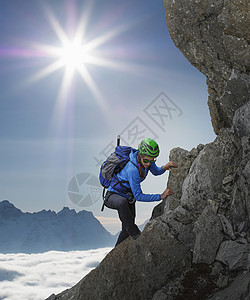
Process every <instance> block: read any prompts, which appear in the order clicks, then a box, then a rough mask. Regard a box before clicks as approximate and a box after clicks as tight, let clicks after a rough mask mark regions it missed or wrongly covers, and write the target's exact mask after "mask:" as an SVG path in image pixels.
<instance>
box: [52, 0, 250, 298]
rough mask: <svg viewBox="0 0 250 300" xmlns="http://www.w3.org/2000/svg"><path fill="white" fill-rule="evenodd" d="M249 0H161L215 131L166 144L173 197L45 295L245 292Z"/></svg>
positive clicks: (248, 261) (249, 294)
mask: <svg viewBox="0 0 250 300" xmlns="http://www.w3.org/2000/svg"><path fill="white" fill-rule="evenodd" d="M248 6H249V4H248V1H247V0H230V1H229V0H224V1H222V0H216V1H215V0H208V1H202V0H165V8H166V14H167V24H168V27H169V31H170V34H171V36H172V39H173V40H174V42H175V44H176V45H177V47H178V48H179V49H180V50H181V51H182V52H183V53H184V55H185V56H186V57H187V59H188V60H189V61H190V62H191V63H192V64H193V65H194V66H195V67H197V68H198V69H199V70H200V71H201V72H203V73H204V74H205V75H206V76H207V83H208V90H209V99H208V104H209V108H210V114H211V119H212V123H213V127H214V131H215V133H216V134H217V137H216V139H215V141H214V142H212V143H210V144H207V145H199V146H198V147H197V148H193V149H192V150H191V151H186V150H183V149H180V148H176V149H173V150H172V151H171V153H170V159H171V160H173V161H176V162H177V163H178V165H179V168H178V169H176V170H173V171H172V172H171V174H170V176H169V182H168V185H169V186H170V187H171V188H172V189H173V190H174V191H175V194H174V195H173V196H170V197H169V198H168V199H167V200H165V201H163V202H162V203H161V204H160V205H158V206H156V207H155V209H154V211H153V214H152V218H151V221H150V222H149V223H148V224H147V225H146V227H145V229H144V231H143V233H142V235H141V236H140V237H139V238H138V239H137V240H136V241H134V240H132V239H130V238H129V239H127V240H126V241H124V242H123V243H122V244H120V245H119V246H118V247H116V248H115V249H113V250H112V251H111V252H110V253H109V254H108V255H107V257H106V258H105V259H104V260H103V261H102V262H101V264H100V265H99V266H98V267H97V268H96V269H95V270H93V271H92V272H91V273H89V274H88V275H87V276H86V277H85V278H83V279H82V280H81V281H80V282H79V283H78V284H77V285H76V286H74V287H73V288H71V289H70V290H67V291H65V292H62V293H61V294H59V295H57V296H55V295H53V296H52V298H51V299H61V300H64V299H67V300H69V299H72V300H73V299H74V300H75V299H79V300H80V299H82V300H83V299H84V300H85V299H104V300H105V299H153V300H164V299H165V300H174V299H185V300H186V299H192V300H193V299H199V300H202V299H204V300H205V299H214V300H215V299H216V300H220V299H232V300H235V299H250V272H249V271H250V191H249V183H250V101H249V57H250V55H249V44H248V43H249V40H250V36H249V28H250V26H249V23H248V22H249V20H250V18H249V16H248V15H247V14H248V12H249V7H248Z"/></svg>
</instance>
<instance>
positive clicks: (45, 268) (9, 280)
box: [0, 248, 111, 300]
mask: <svg viewBox="0 0 250 300" xmlns="http://www.w3.org/2000/svg"><path fill="white" fill-rule="evenodd" d="M110 250H111V248H101V249H95V250H88V251H69V252H61V251H49V252H45V253H38V254H24V253H19V254H0V264H1V268H0V299H1V300H3V299H4V300H20V299H27V300H44V299H46V298H47V297H48V296H50V295H51V294H53V293H54V294H58V293H60V292H62V291H63V290H65V289H67V288H70V287H72V286H73V285H75V284H76V283H77V282H78V281H80V280H81V279H82V278H83V277H84V276H85V275H86V274H87V273H89V272H90V271H91V270H92V269H93V268H95V267H96V266H97V265H98V264H99V263H100V261H101V260H102V259H103V258H104V257H105V256H106V254H107V253H108V252H109V251H110Z"/></svg>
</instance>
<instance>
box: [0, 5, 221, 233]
mask: <svg viewBox="0 0 250 300" xmlns="http://www.w3.org/2000/svg"><path fill="white" fill-rule="evenodd" d="M0 24H1V32H0V128H1V129H0V144H1V146H0V182H1V184H0V200H4V199H8V200H9V201H10V202H12V203H13V204H14V205H15V206H17V207H18V208H20V209H22V210H23V211H29V212H33V211H38V210H42V209H52V210H55V211H59V210H61V209H62V208H63V206H69V207H70V208H74V209H76V210H81V209H86V210H90V211H92V212H93V213H94V215H95V216H97V217H99V218H100V220H101V221H102V222H103V223H104V224H105V225H106V226H107V228H108V229H110V230H111V231H112V230H113V231H115V230H117V228H118V229H119V226H118V224H119V222H117V216H116V212H113V211H110V210H108V209H106V210H105V211H104V212H103V213H101V212H100V207H101V198H100V197H99V198H98V199H99V200H98V201H97V200H96V198H95V196H93V194H91V197H92V198H93V199H94V198H95V199H94V202H95V201H96V203H95V204H93V205H91V206H88V207H84V205H82V206H81V207H80V206H79V205H75V202H74V203H72V199H70V198H69V196H68V193H67V192H68V190H69V183H70V182H72V178H74V177H75V176H77V175H78V174H83V177H82V178H83V181H84V180H85V179H84V178H89V179H91V178H92V179H93V176H98V172H99V167H98V166H97V160H100V161H101V160H103V159H104V154H103V150H104V149H105V148H106V147H107V146H108V145H109V144H110V143H111V142H112V141H113V143H115V141H116V136H117V135H118V134H120V133H122V135H123V137H124V139H125V136H126V134H128V132H131V130H133V129H134V130H135V129H138V128H140V130H141V134H138V135H132V138H131V139H128V138H127V139H126V141H127V143H129V144H131V146H134V147H137V145H138V143H139V141H140V138H141V137H143V135H145V134H146V135H151V137H153V136H157V137H156V139H157V141H158V142H159V145H160V149H161V154H160V157H159V158H158V164H159V165H161V164H164V163H166V162H167V161H168V155H169V151H170V150H171V149H172V148H174V147H182V148H184V149H187V150H190V149H191V148H192V147H196V146H197V145H198V144H199V143H203V144H205V143H208V142H211V141H213V140H214V138H215V135H214V133H213V130H212V126H211V122H210V116H209V111H208V107H207V87H206V78H205V76H204V75H203V74H201V73H200V72H199V71H198V70H197V69H195V68H194V67H193V66H192V65H191V64H190V63H189V62H188V60H187V59H186V58H185V57H184V56H183V54H182V53H181V52H180V51H179V50H178V49H177V48H176V47H175V45H174V43H173V41H172V40H171V38H170V36H169V32H168V28H167V25H166V22H165V10H164V5H163V1H162V0H154V1H142V0H137V1H132V0H128V1H122V2H121V1H115V0H105V1H97V0H96V1H76V0H70V1H69V0H68V1H66V0H65V1H62V0H61V1H58V0H53V1H37V0H34V1H28V0H16V1H0ZM83 28H84V30H83ZM77 33H79V36H80V37H81V46H82V45H87V46H86V48H87V49H90V50H88V51H89V52H87V54H86V56H85V58H84V59H85V60H84V62H83V61H81V62H80V64H81V66H82V67H81V68H78V69H77V68H76V66H77V63H76V62H74V65H73V66H72V61H71V58H72V56H73V57H76V58H77V56H78V53H77V52H74V55H71V56H70V61H68V60H66V59H65V57H63V59H64V60H63V63H61V65H60V68H59V65H58V64H56V62H57V61H58V60H59V59H62V56H58V54H56V55H55V51H54V50H55V49H56V50H57V52H58V51H59V50H62V49H65V45H64V46H63V41H64V39H65V37H67V39H68V40H69V41H72V40H73V39H74V37H75V36H76V34H77ZM52 47H53V51H54V52H53V51H52V50H51V49H52ZM86 48H85V49H86ZM59 52H60V51H59ZM60 53H61V52H60ZM63 53H64V52H63ZM61 61H62V60H61ZM69 63H70V64H71V69H70V68H69V65H68V64H69ZM51 66H52V67H54V68H53V69H52V67H51ZM74 68H75V70H74V71H73V69H74ZM49 70H50V72H49ZM52 70H53V71H52ZM70 72H71V73H70ZM161 101H163V102H162V103H163V104H164V103H165V104H167V105H168V106H170V107H171V108H172V110H169V111H168V110H166V107H165V108H164V105H163V106H162V105H161V104H162V103H161ZM154 109H158V110H161V111H162V114H163V115H162V116H160V115H159V114H158V116H157V115H156V114H154V113H153V110H154ZM157 118H158V119H157ZM159 122H162V124H160V123H159ZM160 125H161V126H160ZM129 130H130V131H129ZM127 137H128V136H127ZM123 143H125V142H124V140H123ZM84 176H85V177H84ZM88 176H89V177H88ZM77 178H78V177H77ZM166 180H167V174H164V175H162V176H161V177H160V178H153V177H152V176H150V177H149V178H148V179H147V180H146V182H145V183H144V184H143V190H144V191H145V192H147V193H161V192H162V191H163V190H164V188H165V184H166ZM85 181H86V180H85ZM85 183H86V182H85ZM81 188H82V190H81V191H79V194H81V195H82V194H85V193H86V194H89V193H91V192H89V187H88V186H86V185H82V186H81ZM84 189H85V190H84ZM99 191H100V189H99V190H98V188H97V193H99ZM83 204H84V203H83ZM155 204H157V203H154V204H147V203H146V204H145V203H139V204H138V205H137V206H138V209H137V211H138V213H137V223H142V222H143V221H144V220H145V219H147V218H149V217H150V213H151V211H152V208H153V206H154V205H155ZM117 226H118V227H117Z"/></svg>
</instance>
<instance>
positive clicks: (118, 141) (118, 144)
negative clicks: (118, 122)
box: [117, 135, 120, 146]
mask: <svg viewBox="0 0 250 300" xmlns="http://www.w3.org/2000/svg"><path fill="white" fill-rule="evenodd" d="M117 146H120V136H119V135H118V136H117Z"/></svg>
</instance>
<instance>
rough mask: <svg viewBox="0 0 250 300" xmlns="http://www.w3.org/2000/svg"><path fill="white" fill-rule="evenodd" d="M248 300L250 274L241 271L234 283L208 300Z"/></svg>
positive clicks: (249, 294)
mask: <svg viewBox="0 0 250 300" xmlns="http://www.w3.org/2000/svg"><path fill="white" fill-rule="evenodd" d="M227 299H232V300H238V299H239V300H240V299H242V300H248V299H250V272H247V271H241V272H239V274H238V275H237V276H236V278H235V279H234V281H233V282H232V283H231V284H230V285H229V286H228V287H227V288H225V289H223V290H222V291H218V292H216V293H214V294H213V295H211V298H209V300H227Z"/></svg>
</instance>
